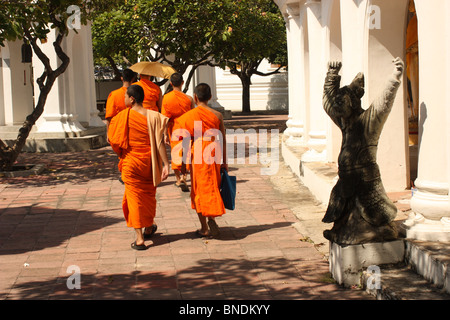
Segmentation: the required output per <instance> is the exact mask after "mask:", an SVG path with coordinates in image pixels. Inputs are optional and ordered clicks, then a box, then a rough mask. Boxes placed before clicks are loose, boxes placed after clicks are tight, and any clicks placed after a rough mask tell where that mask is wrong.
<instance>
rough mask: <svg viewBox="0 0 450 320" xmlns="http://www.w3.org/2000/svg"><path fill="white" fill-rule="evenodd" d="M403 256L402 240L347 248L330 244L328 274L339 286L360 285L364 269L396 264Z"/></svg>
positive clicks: (403, 246)
mask: <svg viewBox="0 0 450 320" xmlns="http://www.w3.org/2000/svg"><path fill="white" fill-rule="evenodd" d="M404 256H405V244H404V242H403V240H396V241H391V242H378V243H366V244H360V245H349V246H341V245H339V244H337V243H333V242H330V260H329V263H330V272H331V274H332V276H333V278H334V279H335V280H336V282H337V283H339V284H341V285H344V286H346V287H350V286H353V285H360V284H361V283H360V282H361V274H362V272H363V271H364V269H367V268H368V267H370V266H378V267H379V266H380V265H383V264H391V263H398V262H401V261H403V260H404Z"/></svg>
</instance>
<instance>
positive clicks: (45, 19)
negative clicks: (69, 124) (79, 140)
mask: <svg viewBox="0 0 450 320" xmlns="http://www.w3.org/2000/svg"><path fill="white" fill-rule="evenodd" d="M113 4H114V1H103V0H46V1H44V0H18V1H17V0H16V1H12V0H2V2H1V3H0V44H1V45H2V46H3V45H4V42H5V41H14V40H21V39H24V40H25V41H27V42H28V43H29V44H30V45H31V47H32V49H33V51H34V53H35V55H36V56H37V57H38V58H39V60H40V61H41V62H42V64H43V65H44V72H43V74H42V75H41V76H40V77H39V78H38V80H37V85H38V87H39V90H40V93H39V96H38V97H37V100H36V105H35V108H34V110H33V112H32V113H31V114H30V115H28V116H27V117H26V119H25V121H24V123H23V125H22V127H21V128H20V129H19V133H18V136H17V138H16V140H15V141H14V143H13V145H12V146H8V145H7V144H6V143H5V142H4V141H2V140H0V170H4V171H5V170H6V171H9V170H11V169H12V166H13V164H14V162H15V161H16V159H17V157H18V156H19V154H20V152H21V150H22V148H23V146H24V145H25V142H26V140H27V138H28V136H29V133H30V131H31V129H32V127H33V125H34V124H35V123H36V121H37V119H39V117H40V116H41V115H42V113H43V111H44V106H45V103H46V100H47V97H48V94H49V92H50V90H51V88H52V86H53V84H54V83H55V80H56V79H57V78H58V77H59V76H60V75H61V74H63V73H64V72H65V70H66V69H67V66H68V65H69V63H70V59H69V57H68V56H67V54H66V53H65V52H64V50H63V49H62V47H61V43H62V41H63V39H64V37H65V36H67V34H68V32H69V30H70V27H74V22H77V21H73V20H72V18H73V14H74V12H70V11H69V12H67V11H68V10H67V9H68V8H69V6H73V5H76V6H77V7H78V8H79V9H80V11H79V13H78V12H76V14H77V16H76V17H77V18H79V19H80V23H81V24H86V22H87V20H88V19H89V18H91V17H92V14H93V13H95V12H101V11H102V10H105V9H106V6H108V7H111V6H112V5H113ZM52 30H55V32H56V38H55V41H54V42H53V48H54V50H55V53H56V55H57V56H58V58H59V60H60V63H59V64H58V66H57V67H56V68H53V67H52V66H51V63H50V60H49V58H48V57H47V55H46V54H45V53H44V52H43V51H42V50H41V48H40V47H39V45H38V41H41V40H42V41H43V40H44V39H47V35H48V34H49V33H50V32H51V31H52Z"/></svg>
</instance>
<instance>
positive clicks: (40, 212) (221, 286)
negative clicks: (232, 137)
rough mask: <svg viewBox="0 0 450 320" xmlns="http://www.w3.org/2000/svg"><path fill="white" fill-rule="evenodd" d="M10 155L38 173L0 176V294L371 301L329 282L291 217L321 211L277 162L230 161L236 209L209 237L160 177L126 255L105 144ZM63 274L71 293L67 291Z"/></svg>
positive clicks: (112, 160) (317, 246) (127, 235)
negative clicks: (266, 168)
mask: <svg viewBox="0 0 450 320" xmlns="http://www.w3.org/2000/svg"><path fill="white" fill-rule="evenodd" d="M20 162H21V163H37V162H39V163H44V164H46V167H47V169H46V171H45V172H44V173H42V174H41V175H39V176H34V177H28V178H26V177H24V178H20V177H18V178H0V182H1V185H0V270H1V271H0V298H1V299H12V300H18V299H45V300H47V299H133V300H134V299H164V300H194V299H206V300H212V299H223V300H225V299H227V300H228V299H250V300H251V299H261V300H264V299H268V300H272V299H283V300H295V299H319V300H322V299H341V300H353V299H367V300H372V299H373V298H372V297H371V296H369V295H368V294H366V293H365V292H363V291H361V290H359V289H344V288H342V287H340V286H338V285H336V284H335V283H334V281H333V280H332V279H331V278H330V275H329V273H328V262H327V261H326V259H325V258H324V254H325V255H326V249H325V250H324V248H326V246H327V245H326V244H325V243H320V242H318V241H317V240H315V241H314V243H313V242H312V241H310V237H309V236H308V235H305V234H302V233H301V232H300V231H302V230H306V229H305V228H304V226H305V225H306V224H302V221H301V219H299V218H298V217H299V212H301V211H302V210H303V211H304V212H305V217H309V218H308V219H312V218H311V217H313V218H314V219H317V220H320V219H321V218H322V216H323V208H322V207H320V206H319V205H317V203H316V201H315V199H314V198H313V197H312V196H311V194H310V193H309V192H308V190H307V189H306V188H305V187H304V186H302V185H301V184H300V183H299V181H298V180H297V179H295V177H294V176H293V174H292V173H291V172H290V171H289V170H288V169H287V168H286V167H285V166H284V165H283V164H281V165H280V170H279V171H278V173H277V174H276V175H273V176H267V175H261V168H262V166H261V165H260V164H251V165H243V164H240V165H232V166H230V173H231V174H233V175H236V176H237V182H238V195H237V199H236V201H237V204H236V210H234V211H228V212H227V213H226V214H225V215H224V216H222V217H220V218H218V219H217V222H218V224H219V226H220V228H221V236H220V238H217V239H202V238H198V237H196V235H195V230H196V229H198V228H199V222H198V218H197V215H196V213H195V211H194V210H192V209H191V208H190V198H189V193H185V192H182V191H181V190H180V189H179V188H177V187H175V186H174V181H175V177H174V176H173V174H171V176H170V177H169V179H168V181H165V182H163V183H162V185H161V187H159V188H158V191H157V200H158V205H157V214H156V223H157V224H158V231H157V233H156V235H155V236H154V239H153V240H152V241H147V242H146V243H147V244H148V245H149V246H150V247H149V249H148V250H146V251H136V250H133V249H131V248H130V244H131V242H133V241H134V239H135V233H134V230H132V229H130V228H127V226H126V224H125V221H124V218H123V214H122V209H121V202H122V197H123V192H124V186H123V185H122V184H121V183H120V182H119V181H118V177H119V173H118V171H117V166H116V164H117V157H116V156H115V154H114V153H113V151H112V150H111V149H110V148H109V147H105V148H102V149H98V150H91V151H87V152H80V153H63V154H23V155H21V158H20ZM293 199H296V200H297V201H296V202H295V208H292V204H293V203H294V202H293ZM306 213H308V214H306ZM306 222H307V221H306V220H305V223H306ZM302 228H303V229H302ZM324 251H325V253H324ZM71 266H76V267H75V268H78V269H73V267H71ZM71 268H72V269H71ZM74 270H79V272H80V273H81V278H80V282H79V283H80V286H81V289H69V288H68V285H67V284H68V279H69V283H70V284H77V281H76V280H74V275H73V272H75V271H74Z"/></svg>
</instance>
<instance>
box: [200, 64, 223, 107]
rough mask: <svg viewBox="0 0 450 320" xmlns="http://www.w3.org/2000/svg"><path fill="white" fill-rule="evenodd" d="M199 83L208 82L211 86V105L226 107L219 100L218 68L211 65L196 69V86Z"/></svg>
mask: <svg viewBox="0 0 450 320" xmlns="http://www.w3.org/2000/svg"><path fill="white" fill-rule="evenodd" d="M199 83H207V84H208V85H209V86H210V87H211V95H212V98H211V101H210V102H209V105H210V106H211V107H212V108H215V109H224V108H223V107H222V106H221V105H220V103H219V102H218V101H217V86H216V69H215V68H214V67H210V66H200V67H198V68H197V70H195V77H194V86H193V87H194V88H195V86H197V85H198V84H199Z"/></svg>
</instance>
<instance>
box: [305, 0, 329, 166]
mask: <svg viewBox="0 0 450 320" xmlns="http://www.w3.org/2000/svg"><path fill="white" fill-rule="evenodd" d="M305 6H306V13H307V20H308V41H309V42H308V46H309V89H310V93H309V97H310V100H309V130H308V141H307V146H308V147H309V148H310V150H309V151H308V152H306V153H305V154H304V155H303V157H302V160H303V161H326V144H327V141H326V138H327V137H326V134H327V127H326V120H327V119H326V117H327V115H326V113H325V111H324V110H323V105H322V97H323V84H324V79H325V75H326V63H325V61H324V54H323V52H324V47H323V27H322V7H321V2H320V1H317V0H308V1H307V2H306V3H305Z"/></svg>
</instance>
